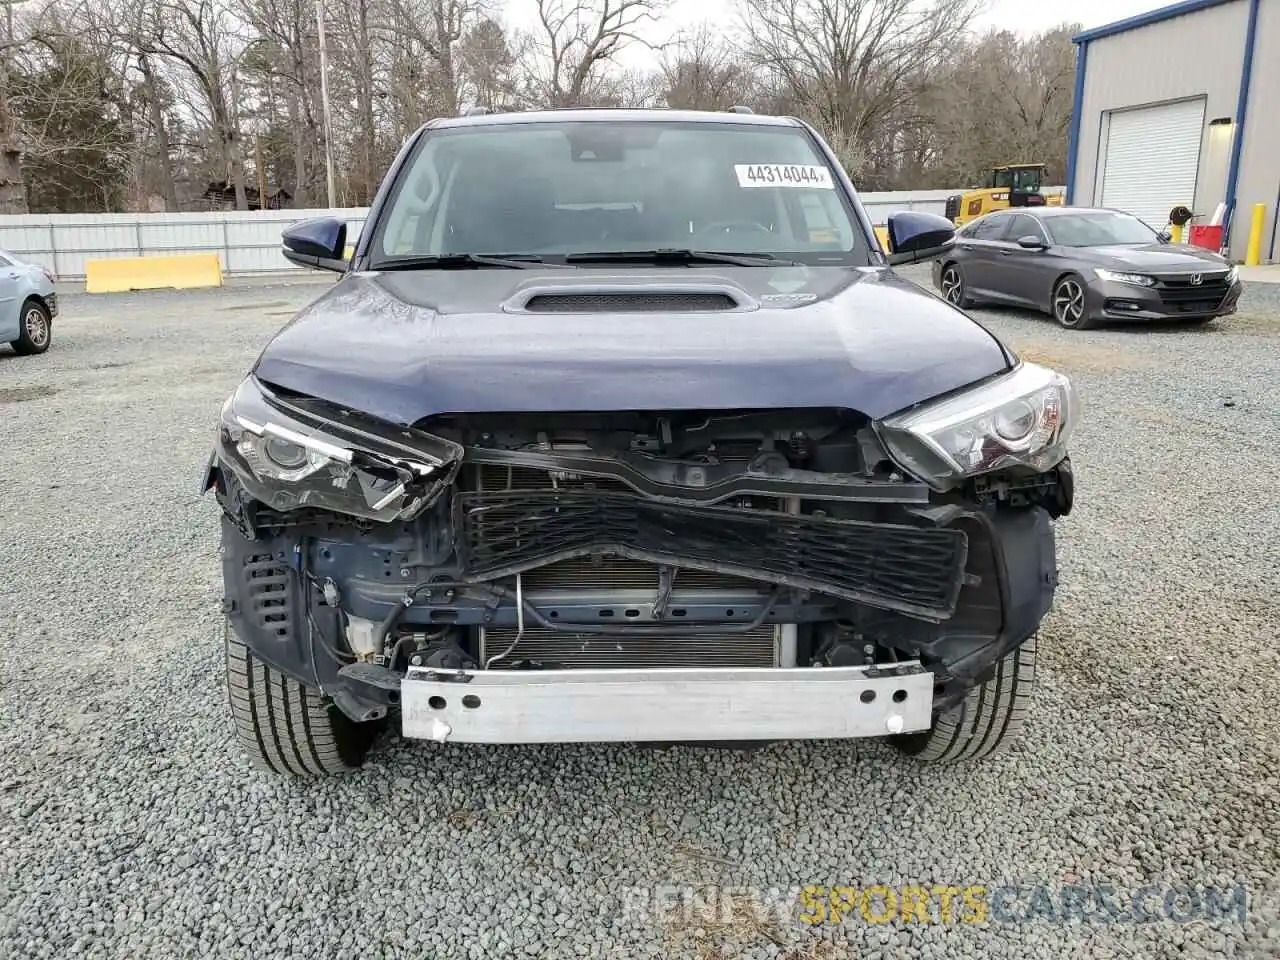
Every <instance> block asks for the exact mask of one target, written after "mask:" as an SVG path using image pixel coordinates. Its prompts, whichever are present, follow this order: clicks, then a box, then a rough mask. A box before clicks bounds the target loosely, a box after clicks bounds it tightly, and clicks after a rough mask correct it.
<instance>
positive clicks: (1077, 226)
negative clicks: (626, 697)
mask: <svg viewBox="0 0 1280 960" xmlns="http://www.w3.org/2000/svg"><path fill="white" fill-rule="evenodd" d="M1044 225H1045V227H1046V228H1048V230H1049V234H1050V236H1052V237H1053V242H1054V243H1056V244H1059V245H1061V246H1064V247H1103V246H1110V245H1112V244H1124V243H1135V244H1136V243H1143V244H1145V243H1155V242H1156V232H1155V231H1154V230H1152V229H1151V228H1150V227H1148V226H1147V225H1146V224H1145V223H1143V222H1142V221H1141V220H1139V219H1138V218H1137V217H1131V216H1129V215H1128V214H1125V213H1070V214H1062V215H1060V216H1055V217H1046V218H1045V220H1044Z"/></svg>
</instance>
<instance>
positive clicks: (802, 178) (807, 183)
mask: <svg viewBox="0 0 1280 960" xmlns="http://www.w3.org/2000/svg"><path fill="white" fill-rule="evenodd" d="M733 172H734V173H736V174H737V175H738V186H740V187H810V188H816V189H819V190H834V189H835V184H833V183H832V182H831V171H830V170H828V169H827V168H826V167H818V166H805V165H803V164H798V163H735V164H734V165H733Z"/></svg>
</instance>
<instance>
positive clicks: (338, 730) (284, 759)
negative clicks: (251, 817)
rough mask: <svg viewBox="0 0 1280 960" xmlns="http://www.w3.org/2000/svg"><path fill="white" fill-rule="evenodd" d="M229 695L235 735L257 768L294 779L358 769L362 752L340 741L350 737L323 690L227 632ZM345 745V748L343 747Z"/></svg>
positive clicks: (350, 732) (349, 731) (230, 632)
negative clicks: (303, 681) (273, 664)
mask: <svg viewBox="0 0 1280 960" xmlns="http://www.w3.org/2000/svg"><path fill="white" fill-rule="evenodd" d="M226 672H227V698H228V701H229V705H230V708H231V719H232V724H233V727H234V729H235V733H236V739H237V740H238V741H239V743H240V746H241V748H242V749H243V750H244V751H245V753H246V754H248V756H249V759H250V761H251V762H252V763H253V764H254V766H256V767H258V768H259V769H263V770H266V771H268V772H271V773H276V774H284V775H287V776H293V777H316V776H325V775H331V774H339V773H345V772H348V771H350V770H354V769H356V768H357V767H358V766H359V765H360V764H359V762H354V763H353V762H350V760H351V758H352V754H353V753H354V754H355V758H356V759H357V760H359V759H363V753H364V751H363V750H362V749H359V748H358V747H357V748H356V749H354V750H353V749H351V747H350V746H349V745H347V744H344V743H342V742H341V740H342V738H343V737H344V736H350V735H351V734H352V731H351V730H350V729H348V726H349V725H341V724H340V722H339V720H338V718H336V717H335V716H334V715H333V711H334V710H335V709H336V708H334V707H333V706H332V705H330V704H327V703H326V702H325V701H324V699H323V698H322V697H321V695H320V693H319V692H318V691H316V690H312V689H311V688H309V687H306V686H304V685H303V684H301V683H299V682H298V681H297V680H294V679H293V678H292V677H288V676H285V675H284V674H282V673H279V672H278V671H276V670H273V669H272V668H271V667H269V666H267V665H266V664H265V663H263V662H262V661H261V660H258V659H257V658H256V657H254V655H253V653H252V652H251V651H250V650H249V648H248V647H247V646H245V645H244V644H243V643H241V642H240V640H239V639H238V638H237V637H236V636H235V634H234V633H233V632H232V631H231V629H230V627H228V628H227V631H226ZM344 747H347V749H344Z"/></svg>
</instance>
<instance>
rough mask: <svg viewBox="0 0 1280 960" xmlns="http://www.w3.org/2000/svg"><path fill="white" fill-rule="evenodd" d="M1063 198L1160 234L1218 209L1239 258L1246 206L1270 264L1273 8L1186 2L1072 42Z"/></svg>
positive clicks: (1216, 0)
mask: <svg viewBox="0 0 1280 960" xmlns="http://www.w3.org/2000/svg"><path fill="white" fill-rule="evenodd" d="M1074 39H1075V43H1076V63H1077V70H1076V89H1075V105H1074V109H1073V111H1072V115H1071V131H1070V146H1069V147H1068V153H1067V202H1068V203H1074V204H1078V205H1083V206H1106V207H1115V208H1117V209H1121V210H1124V211H1126V212H1128V213H1132V214H1134V215H1135V216H1139V217H1141V218H1143V219H1144V220H1146V221H1147V222H1148V223H1149V224H1151V225H1152V226H1154V227H1156V228H1160V227H1163V226H1164V225H1165V224H1166V223H1167V222H1168V218H1169V212H1170V211H1171V210H1172V209H1173V208H1174V207H1176V206H1186V207H1188V208H1190V209H1191V210H1192V211H1193V212H1194V213H1195V214H1197V215H1198V216H1200V217H1203V220H1200V219H1197V220H1196V221H1195V222H1196V223H1202V222H1203V223H1208V221H1209V218H1210V217H1211V216H1212V215H1213V212H1214V210H1215V209H1216V208H1217V206H1218V204H1219V203H1226V205H1227V220H1226V224H1225V226H1226V229H1225V231H1224V241H1223V244H1224V246H1226V247H1228V249H1229V251H1230V255H1231V256H1232V258H1233V259H1237V260H1243V259H1244V257H1245V251H1246V245H1247V243H1248V240H1249V232H1250V223H1251V219H1252V215H1253V208H1254V205H1255V204H1259V203H1263V204H1266V213H1265V218H1264V228H1263V235H1262V248H1261V255H1262V258H1263V259H1264V260H1268V259H1269V260H1274V259H1275V257H1276V255H1277V253H1280V244H1278V242H1277V239H1276V210H1277V207H1278V206H1280V0H1183V2H1181V3H1175V4H1173V5H1171V6H1168V7H1164V8H1162V9H1159V10H1155V11H1152V12H1151V13H1147V14H1143V15H1141V16H1137V17H1131V18H1130V19H1128V20H1122V21H1119V22H1118V23H1112V24H1109V25H1107V26H1103V27H1098V28H1096V29H1093V30H1087V31H1085V32H1084V33H1081V34H1080V35H1079V36H1077V37H1075V38H1074Z"/></svg>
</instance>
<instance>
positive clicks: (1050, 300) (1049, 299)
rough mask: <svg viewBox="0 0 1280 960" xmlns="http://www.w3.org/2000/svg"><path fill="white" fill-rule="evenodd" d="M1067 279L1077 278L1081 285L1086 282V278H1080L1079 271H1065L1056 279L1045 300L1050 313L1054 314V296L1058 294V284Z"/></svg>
mask: <svg viewBox="0 0 1280 960" xmlns="http://www.w3.org/2000/svg"><path fill="white" fill-rule="evenodd" d="M1067 277H1077V278H1078V279H1079V280H1080V282H1081V283H1083V282H1084V277H1081V276H1080V272H1079V271H1078V270H1063V271H1062V272H1061V273H1060V274H1058V275H1057V276H1056V277H1054V278H1053V284H1052V285H1051V286H1050V287H1049V293H1048V295H1047V296H1046V297H1045V300H1044V302H1045V304H1046V306H1047V307H1048V308H1049V312H1050V313H1053V295H1054V294H1055V293H1057V292H1058V284H1060V283H1061V282H1062V281H1063V280H1065V279H1067Z"/></svg>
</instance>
